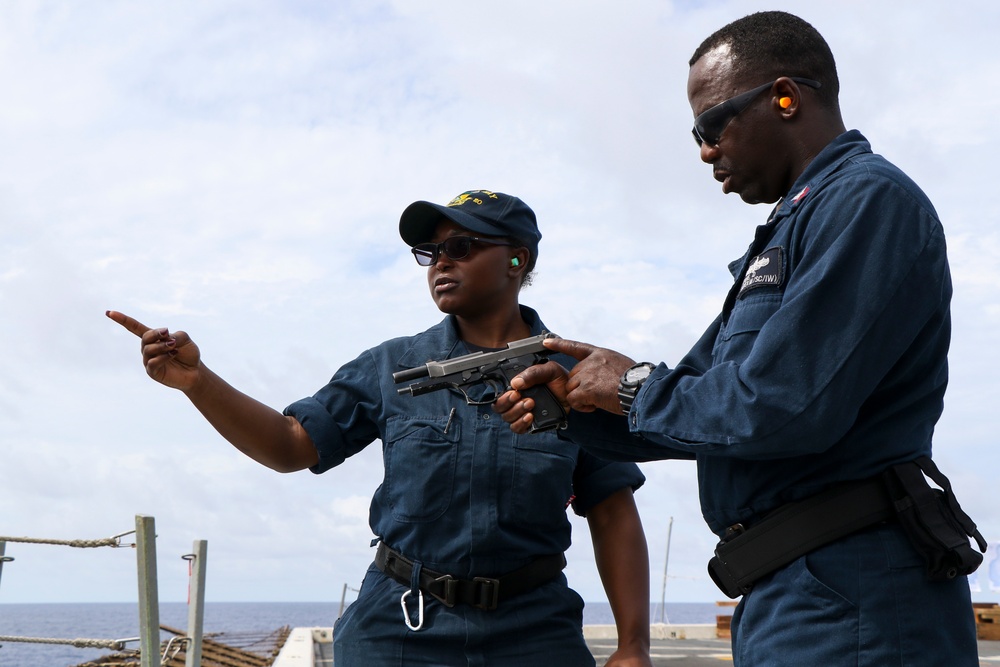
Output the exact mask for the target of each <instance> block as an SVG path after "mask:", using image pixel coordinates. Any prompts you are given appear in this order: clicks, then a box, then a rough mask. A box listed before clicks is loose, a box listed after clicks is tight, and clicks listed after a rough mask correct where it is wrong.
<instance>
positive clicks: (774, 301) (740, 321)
mask: <svg viewBox="0 0 1000 667" xmlns="http://www.w3.org/2000/svg"><path fill="white" fill-rule="evenodd" d="M782 297H783V295H782V294H780V293H771V294H767V293H762V294H754V295H753V296H750V297H747V298H744V299H739V300H737V301H736V305H735V306H734V307H733V309H732V311H731V312H730V313H729V319H728V320H727V321H726V323H725V324H723V325H722V328H721V329H719V335H718V337H717V338H716V341H715V349H714V350H713V351H712V353H713V355H714V357H715V363H717V364H718V363H722V362H725V361H731V360H736V361H742V360H743V359H745V358H746V357H747V355H748V354H749V353H750V348H751V347H752V346H753V344H754V341H755V340H757V334H758V333H759V332H760V330H761V329H762V328H763V327H764V325H765V324H767V321H768V320H770V319H771V317H772V316H773V315H774V313H775V312H777V310H778V308H780V307H781V301H782Z"/></svg>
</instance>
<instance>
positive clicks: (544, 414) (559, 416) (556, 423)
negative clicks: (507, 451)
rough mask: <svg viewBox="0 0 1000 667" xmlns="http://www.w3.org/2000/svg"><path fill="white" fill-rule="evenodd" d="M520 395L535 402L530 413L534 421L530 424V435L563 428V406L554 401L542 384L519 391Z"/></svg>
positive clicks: (553, 397) (550, 393) (564, 414)
mask: <svg viewBox="0 0 1000 667" xmlns="http://www.w3.org/2000/svg"><path fill="white" fill-rule="evenodd" d="M520 394H521V396H524V397H526V398H530V399H531V400H533V401H534V402H535V407H534V409H533V410H532V411H531V414H532V415H533V416H534V420H532V422H531V429H530V432H531V433H538V432H541V431H551V430H552V429H556V428H565V426H566V411H565V410H563V406H562V405H561V404H560V403H559V401H557V400H556V397H555V396H554V395H553V394H552V392H551V391H549V388H548V387H546V386H545V385H544V384H540V385H535V386H534V387H528V388H527V389H525V390H523V391H521V392H520Z"/></svg>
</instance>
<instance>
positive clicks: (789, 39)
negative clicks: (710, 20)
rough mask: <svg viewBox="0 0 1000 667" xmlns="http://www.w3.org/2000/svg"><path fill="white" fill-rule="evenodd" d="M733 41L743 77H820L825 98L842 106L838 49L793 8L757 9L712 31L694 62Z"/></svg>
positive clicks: (735, 62)
mask: <svg viewBox="0 0 1000 667" xmlns="http://www.w3.org/2000/svg"><path fill="white" fill-rule="evenodd" d="M723 44H728V45H729V48H730V53H731V57H732V62H733V72H734V74H735V75H736V76H738V77H740V78H745V79H748V83H749V82H750V81H749V80H750V79H753V80H757V79H759V80H760V81H759V82H760V83H766V82H767V81H768V80H771V79H777V78H778V77H780V76H800V77H804V78H807V79H815V80H816V81H819V82H820V84H821V87H820V88H819V90H817V91H816V94H817V96H818V97H819V99H820V100H821V101H822V103H823V104H824V105H825V106H827V107H830V108H837V107H838V106H839V102H838V97H839V95H840V80H839V79H838V78H837V64H836V62H834V59H833V52H831V51H830V47H829V45H827V43H826V40H825V39H823V36H822V35H820V34H819V32H818V31H817V30H816V28H814V27H812V26H811V25H810V24H809V23H807V22H806V21H803V20H802V19H800V18H799V17H798V16H794V15H792V14H789V13H787V12H778V11H774V12H757V13H756V14H750V15H749V16H744V17H743V18H741V19H738V20H736V21H733V22H732V23H730V24H729V25H727V26H724V27H722V28H720V29H719V30H717V31H716V32H715V33H713V34H712V35H710V36H709V37H708V39H706V40H705V41H704V42H702V43H701V46H699V47H698V48H697V49H696V50H695V52H694V55H692V56H691V61H690V62H689V63H688V65H694V64H695V63H696V62H698V61H699V60H700V59H701V58H702V57H703V56H704V55H705V54H706V53H708V52H709V51H712V50H714V49H715V48H716V47H719V46H721V45H723Z"/></svg>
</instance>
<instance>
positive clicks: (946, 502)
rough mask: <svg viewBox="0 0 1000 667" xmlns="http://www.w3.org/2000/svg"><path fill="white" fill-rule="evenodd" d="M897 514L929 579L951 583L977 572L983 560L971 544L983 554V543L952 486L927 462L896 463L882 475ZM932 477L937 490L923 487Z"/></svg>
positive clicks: (930, 462)
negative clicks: (959, 576) (952, 580)
mask: <svg viewBox="0 0 1000 667" xmlns="http://www.w3.org/2000/svg"><path fill="white" fill-rule="evenodd" d="M883 477H884V480H885V485H886V489H887V490H888V492H889V495H890V497H891V498H892V502H893V505H894V507H895V509H896V516H897V518H898V520H899V523H900V526H901V527H902V528H903V532H905V533H906V536H907V537H908V538H909V540H910V543H911V544H912V545H913V547H914V548H915V549H916V550H917V551H918V552H920V555H921V556H923V558H924V562H925V563H926V565H927V575H928V577H929V578H930V579H931V580H932V581H945V580H948V579H954V578H955V577H956V576H958V575H960V574H964V575H967V574H971V573H973V572H975V571H976V568H978V567H979V565H980V563H982V562H983V556H982V554H981V553H979V552H977V551H976V550H975V549H974V548H973V547H972V545H971V544H970V543H969V538H970V537H971V538H974V539H975V540H976V544H977V545H978V546H979V550H980V551H981V552H983V553H986V548H987V544H986V540H985V539H983V536H982V534H980V532H979V530H978V529H977V528H976V524H975V523H973V521H972V519H971V518H969V515H968V514H966V513H965V512H964V511H963V510H962V508H961V507H960V506H959V504H958V499H956V498H955V493H954V492H953V491H952V489H951V482H949V481H948V478H947V477H945V476H944V475H943V474H942V473H941V471H940V470H938V468H937V466H936V465H934V462H933V461H931V460H930V458H928V457H926V456H923V457H920V458H918V459H916V460H914V461H908V462H907V463H900V464H898V465H894V466H892V467H891V468H889V469H888V470H886V471H885V472H884V473H883ZM927 478H930V479H931V480H932V481H933V482H934V483H935V484H937V485H938V486H939V487H941V488H940V489H937V488H934V487H933V486H931V485H930V484H928V483H927Z"/></svg>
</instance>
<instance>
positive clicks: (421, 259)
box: [410, 236, 514, 266]
mask: <svg viewBox="0 0 1000 667" xmlns="http://www.w3.org/2000/svg"><path fill="white" fill-rule="evenodd" d="M473 243H489V244H490V245H509V246H513V245H514V244H513V243H508V242H507V241H496V240H494V239H481V238H479V237H477V236H449V237H448V238H446V239H445V240H444V241H441V243H418V244H417V245H415V246H413V247H412V248H410V252H412V253H413V256H414V257H416V259H417V264H419V265H420V266H434V265H435V264H437V261H438V257H440V256H441V252H444V254H445V255H447V256H448V259H465V258H466V257H468V256H469V253H470V252H471V251H472V244H473Z"/></svg>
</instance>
